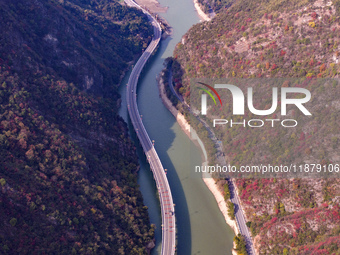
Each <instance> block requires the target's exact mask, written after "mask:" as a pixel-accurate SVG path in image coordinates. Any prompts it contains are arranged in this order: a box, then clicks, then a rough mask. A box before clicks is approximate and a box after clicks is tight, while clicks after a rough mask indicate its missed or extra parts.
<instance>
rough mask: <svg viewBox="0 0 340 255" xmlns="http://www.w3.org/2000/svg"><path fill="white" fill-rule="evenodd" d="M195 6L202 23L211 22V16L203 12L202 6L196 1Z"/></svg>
mask: <svg viewBox="0 0 340 255" xmlns="http://www.w3.org/2000/svg"><path fill="white" fill-rule="evenodd" d="M194 5H195V9H196V11H197V13H198V16H199V17H200V19H201V21H210V20H211V18H209V16H208V15H207V14H206V13H205V12H204V11H203V10H202V8H201V6H200V4H199V3H198V1H197V0H194Z"/></svg>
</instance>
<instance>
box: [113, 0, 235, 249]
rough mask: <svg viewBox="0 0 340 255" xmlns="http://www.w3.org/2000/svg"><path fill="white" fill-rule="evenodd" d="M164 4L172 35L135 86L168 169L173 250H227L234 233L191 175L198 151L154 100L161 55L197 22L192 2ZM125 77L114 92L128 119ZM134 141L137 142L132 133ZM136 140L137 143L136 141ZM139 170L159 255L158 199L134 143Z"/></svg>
mask: <svg viewBox="0 0 340 255" xmlns="http://www.w3.org/2000/svg"><path fill="white" fill-rule="evenodd" d="M159 1H160V2H161V4H162V5H164V6H169V9H168V12H167V13H164V14H160V15H161V16H164V18H165V19H167V20H168V21H169V23H170V24H171V26H172V27H173V28H174V33H173V35H172V36H171V37H168V38H167V39H165V40H162V42H161V44H160V46H159V49H158V51H157V53H155V55H154V56H153V57H152V59H150V61H149V63H148V64H147V65H146V66H145V68H144V71H143V72H142V75H141V76H140V80H139V85H138V89H137V93H138V96H137V103H138V108H139V111H140V114H141V115H142V119H143V123H144V126H145V129H146V130H147V132H148V134H149V136H150V139H151V140H155V149H156V151H157V153H158V155H159V158H160V159H161V162H162V164H163V166H164V168H166V169H167V170H168V171H167V173H168V180H169V184H170V187H171V191H172V195H173V198H174V203H175V205H176V206H175V213H176V223H177V224H176V226H177V254H179V255H190V254H212V255H215V254H216V255H220V254H231V249H232V238H233V236H234V235H233V232H232V231H231V229H230V228H229V227H228V226H226V224H225V220H224V217H223V215H222V214H221V212H220V211H219V208H218V206H217V203H216V201H215V199H214V197H213V195H212V194H211V192H210V191H209V190H208V188H207V187H206V185H205V184H204V182H203V181H202V179H201V178H191V174H190V173H191V171H192V169H193V165H192V164H194V165H200V164H202V161H201V154H200V150H199V149H198V148H197V147H195V145H194V144H193V143H192V142H191V141H190V140H189V138H188V137H187V136H186V135H185V134H184V132H183V131H182V130H181V128H180V127H179V125H178V124H177V122H176V120H175V118H174V117H173V116H172V114H171V113H170V112H169V111H168V110H167V109H166V108H165V107H164V105H163V103H162V101H161V99H160V98H159V90H158V88H157V82H156V76H158V75H159V73H160V72H161V70H162V69H163V63H164V60H165V58H166V57H169V56H171V55H172V54H173V50H174V48H175V45H176V44H177V43H178V42H180V41H181V37H182V36H183V34H184V33H185V32H186V31H187V30H188V29H189V28H190V26H192V25H193V24H195V23H197V22H198V18H197V13H196V11H195V9H194V6H193V1H192V0H171V1H170V0H159ZM128 77H129V74H127V75H126V77H125V79H124V81H123V83H122V84H124V85H122V86H121V88H120V90H119V92H120V94H121V95H122V107H121V109H120V111H119V115H121V116H122V117H123V118H124V119H125V121H126V122H127V123H128V125H129V130H130V131H131V130H133V128H132V125H131V123H129V119H128V117H127V116H128V114H127V105H126V100H125V97H126V86H125V85H126V83H127V81H128ZM132 135H134V136H135V138H134V141H135V142H136V141H138V139H137V138H136V134H133V132H132ZM138 143H139V142H138ZM138 143H137V146H136V147H137V149H138V156H139V158H140V164H141V169H140V171H139V175H138V183H139V185H140V190H141V192H142V194H143V199H144V204H145V205H146V206H148V208H149V210H148V212H149V216H150V221H151V223H154V224H155V225H156V227H157V229H156V232H155V237H156V248H155V249H153V250H152V255H156V254H160V250H161V247H160V244H161V238H162V233H161V230H162V228H161V214H160V205H159V198H158V194H157V189H156V185H155V181H154V179H153V175H152V172H151V171H150V167H149V165H148V163H147V162H146V158H145V156H144V152H143V151H142V149H141V148H140V146H138Z"/></svg>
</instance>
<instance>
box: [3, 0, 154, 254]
mask: <svg viewBox="0 0 340 255" xmlns="http://www.w3.org/2000/svg"><path fill="white" fill-rule="evenodd" d="M0 13H1V14H0V23H1V26H0V38H1V39H0V40H1V44H0V45H1V46H0V101H1V106H0V155H1V164H0V208H1V209H0V226H1V227H0V253H1V254H112V253H114V254H147V253H148V252H149V250H150V249H151V248H152V244H153V236H154V234H153V232H154V229H153V227H152V226H150V222H149V218H148V213H147V208H146V207H145V206H144V205H143V199H142V196H141V193H140V191H139V188H138V184H137V170H138V161H137V157H136V153H135V147H134V145H133V144H132V142H131V141H130V139H129V137H128V134H127V126H126V123H124V121H123V120H122V119H121V118H120V117H119V116H118V115H117V109H118V106H119V102H118V100H119V95H118V93H117V86H118V85H119V82H120V79H121V76H122V75H123V74H124V72H125V70H126V68H127V66H128V65H129V61H133V60H134V58H135V57H136V56H137V55H138V54H139V53H141V51H142V49H143V48H144V47H146V45H147V43H148V42H149V40H150V39H151V36H152V29H151V27H150V26H149V25H148V23H147V22H148V21H147V18H146V17H144V15H143V14H142V13H141V12H140V11H137V10H134V9H131V8H127V7H125V6H122V5H121V4H120V3H119V2H118V1H105V0H101V1H76V0H75V1H52V0H48V1H39V0H37V1H33V0H32V1H31V0H29V1H21V0H15V1H10V2H8V1H2V0H1V1H0Z"/></svg>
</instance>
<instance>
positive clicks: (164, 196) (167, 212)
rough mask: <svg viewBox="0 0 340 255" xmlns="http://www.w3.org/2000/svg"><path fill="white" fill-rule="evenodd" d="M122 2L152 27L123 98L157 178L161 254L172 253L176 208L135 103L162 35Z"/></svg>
mask: <svg viewBox="0 0 340 255" xmlns="http://www.w3.org/2000/svg"><path fill="white" fill-rule="evenodd" d="M124 1H125V3H126V4H127V5H129V6H131V7H136V8H138V9H140V10H142V11H143V12H144V13H145V14H146V15H147V16H148V18H149V20H150V22H151V24H152V25H153V28H154V36H153V39H152V41H151V42H150V44H149V46H148V47H147V48H146V50H145V51H144V53H143V54H142V56H141V57H140V58H139V59H138V61H137V63H136V64H135V66H134V68H133V70H132V72H131V75H130V78H129V81H128V85H127V93H126V101H127V105H128V111H129V115H130V118H131V122H132V124H133V127H134V129H135V131H136V133H137V136H138V139H139V141H140V143H141V145H142V147H143V150H144V153H145V155H146V157H147V160H148V162H149V164H150V168H151V170H152V172H153V176H154V178H155V181H156V185H157V189H158V194H159V200H160V206H161V214H162V251H161V254H162V255H173V254H175V250H176V221H175V208H174V203H173V198H172V194H171V189H170V186H169V182H168V179H167V177H166V171H165V170H164V168H163V165H162V163H161V161H160V159H159V157H158V154H157V152H156V150H155V147H154V146H153V143H152V142H151V140H150V137H149V135H148V133H147V132H146V130H145V127H144V125H143V122H142V118H141V116H140V114H139V111H138V106H137V94H136V92H137V83H138V78H139V75H140V73H141V71H142V69H143V67H144V65H145V64H146V62H147V60H148V59H149V57H150V56H151V54H152V52H153V51H154V50H155V49H156V47H157V45H158V44H159V41H160V39H161V35H162V30H161V27H160V25H159V23H158V22H157V20H156V19H155V18H154V17H153V16H152V15H150V13H149V12H148V11H146V10H144V9H143V8H141V7H140V6H139V5H138V4H136V3H135V2H134V1H133V0H124Z"/></svg>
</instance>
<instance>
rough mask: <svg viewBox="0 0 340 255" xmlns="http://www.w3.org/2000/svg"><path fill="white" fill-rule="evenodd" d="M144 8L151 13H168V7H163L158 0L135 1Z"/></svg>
mask: <svg viewBox="0 0 340 255" xmlns="http://www.w3.org/2000/svg"><path fill="white" fill-rule="evenodd" d="M134 1H135V2H136V3H137V4H139V5H140V6H142V7H146V9H148V10H149V11H150V12H153V13H156V12H166V11H167V9H168V7H162V6H161V5H160V4H159V2H158V1H157V0H134Z"/></svg>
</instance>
